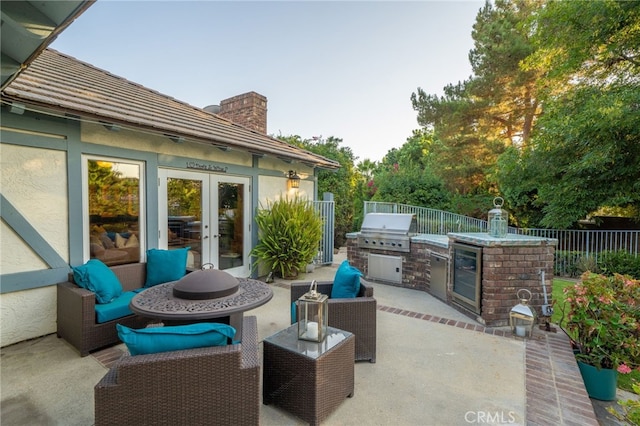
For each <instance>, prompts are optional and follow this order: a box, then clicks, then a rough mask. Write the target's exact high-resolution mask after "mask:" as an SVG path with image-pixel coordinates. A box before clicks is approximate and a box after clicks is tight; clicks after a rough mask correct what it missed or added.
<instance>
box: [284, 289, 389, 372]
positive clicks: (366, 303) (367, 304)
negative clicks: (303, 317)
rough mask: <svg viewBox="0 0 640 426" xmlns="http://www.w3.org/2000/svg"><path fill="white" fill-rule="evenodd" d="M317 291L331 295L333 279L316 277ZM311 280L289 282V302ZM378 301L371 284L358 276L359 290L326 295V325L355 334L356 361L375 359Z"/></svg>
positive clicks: (301, 293) (300, 294)
mask: <svg viewBox="0 0 640 426" xmlns="http://www.w3.org/2000/svg"><path fill="white" fill-rule="evenodd" d="M317 284H318V291H319V292H320V293H322V294H326V295H331V288H332V286H333V282H332V281H318V282H317ZM310 285H311V282H298V283H292V284H291V303H293V302H295V301H296V300H298V299H299V298H300V297H301V296H302V295H303V294H305V293H306V292H308V291H309V286H310ZM377 309H378V308H377V302H376V299H374V298H373V286H372V285H371V283H369V282H367V281H365V280H364V279H362V278H360V292H359V293H358V296H357V297H355V298H353V299H329V319H328V322H329V326H331V327H335V328H339V329H341V330H345V331H349V332H351V333H353V334H354V335H355V336H356V354H355V360H356V361H369V362H376V330H377V329H376V315H377ZM292 324H293V318H292Z"/></svg>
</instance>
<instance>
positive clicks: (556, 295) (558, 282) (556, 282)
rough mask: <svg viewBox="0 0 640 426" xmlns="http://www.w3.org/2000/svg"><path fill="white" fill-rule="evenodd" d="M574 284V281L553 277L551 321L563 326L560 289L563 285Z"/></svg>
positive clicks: (562, 296)
mask: <svg viewBox="0 0 640 426" xmlns="http://www.w3.org/2000/svg"><path fill="white" fill-rule="evenodd" d="M574 284H575V281H569V280H563V279H561V278H554V279H553V288H552V289H551V299H552V300H553V301H554V304H553V315H551V322H552V323H553V324H558V325H559V326H560V327H563V326H564V324H563V323H561V322H562V308H563V307H564V293H563V292H562V290H563V289H564V288H565V287H569V286H572V285H574Z"/></svg>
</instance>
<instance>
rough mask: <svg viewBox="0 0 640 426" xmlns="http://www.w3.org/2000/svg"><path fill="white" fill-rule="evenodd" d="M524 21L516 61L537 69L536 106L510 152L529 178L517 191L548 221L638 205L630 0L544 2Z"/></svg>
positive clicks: (639, 64) (636, 73)
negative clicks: (528, 33) (527, 51)
mask: <svg viewBox="0 0 640 426" xmlns="http://www.w3.org/2000/svg"><path fill="white" fill-rule="evenodd" d="M532 28H535V29H536V32H535V36H534V39H533V40H534V42H535V46H536V51H535V52H534V53H532V54H531V55H530V56H529V57H528V58H527V59H526V60H525V61H524V62H523V64H524V67H525V69H535V70H537V71H538V72H539V73H542V74H543V75H544V76H545V78H544V79H542V80H540V84H539V87H540V88H541V90H542V93H543V94H544V105H545V113H544V116H543V117H542V118H541V119H540V122H539V123H538V129H537V131H536V133H535V135H534V138H533V143H532V146H531V148H530V150H525V151H523V152H522V155H521V156H520V158H512V162H511V164H512V165H513V164H514V163H515V162H518V163H519V164H520V167H521V168H522V170H523V174H524V175H525V176H535V177H536V182H533V181H529V182H528V184H527V185H525V186H527V187H528V188H527V189H524V186H521V189H522V190H521V191H519V193H520V195H522V194H524V193H526V192H531V193H532V194H533V193H535V198H534V199H532V203H533V204H534V205H537V206H538V207H539V208H542V210H543V213H544V216H543V217H542V219H541V220H540V224H541V225H543V226H547V227H553V228H563V227H570V226H572V225H574V224H575V223H576V222H577V221H578V220H579V219H582V218H584V217H585V216H587V215H588V214H590V213H591V212H593V211H594V210H596V209H598V208H600V207H603V206H608V207H627V208H629V207H631V210H633V211H635V212H636V214H637V215H638V214H640V213H638V212H640V127H639V126H638V123H640V30H639V29H640V2H627V1H614V0H601V1H592V2H550V3H548V4H547V5H546V7H545V8H544V9H542V10H541V11H540V12H539V14H538V15H536V16H535V17H534V25H532ZM501 183H502V185H501V186H502V187H506V188H512V189H513V187H514V185H513V183H512V182H511V183H510V182H509V181H508V180H501ZM534 184H535V185H536V186H535V187H534Z"/></svg>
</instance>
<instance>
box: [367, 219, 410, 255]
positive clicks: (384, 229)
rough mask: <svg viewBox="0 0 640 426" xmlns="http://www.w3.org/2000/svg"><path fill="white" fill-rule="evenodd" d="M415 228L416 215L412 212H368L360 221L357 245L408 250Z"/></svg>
mask: <svg viewBox="0 0 640 426" xmlns="http://www.w3.org/2000/svg"><path fill="white" fill-rule="evenodd" d="M416 229H417V227H416V217H415V216H414V215H412V214H405V213H368V214H367V215H365V217H364V220H363V221H362V227H361V228H360V234H359V235H358V247H361V248H377V249H380V250H391V251H402V252H410V251H411V237H412V236H414V235H416Z"/></svg>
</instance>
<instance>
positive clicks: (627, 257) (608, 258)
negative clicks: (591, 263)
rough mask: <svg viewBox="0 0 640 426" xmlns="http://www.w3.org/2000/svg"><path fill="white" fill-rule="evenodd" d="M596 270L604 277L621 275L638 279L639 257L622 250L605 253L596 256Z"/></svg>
mask: <svg viewBox="0 0 640 426" xmlns="http://www.w3.org/2000/svg"><path fill="white" fill-rule="evenodd" d="M598 268H599V269H600V270H601V271H602V272H603V273H604V274H605V275H613V274H622V275H629V276H630V277H632V278H635V279H640V256H634V255H633V254H631V253H629V252H626V251H623V250H619V251H605V252H602V253H600V254H599V255H598Z"/></svg>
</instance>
